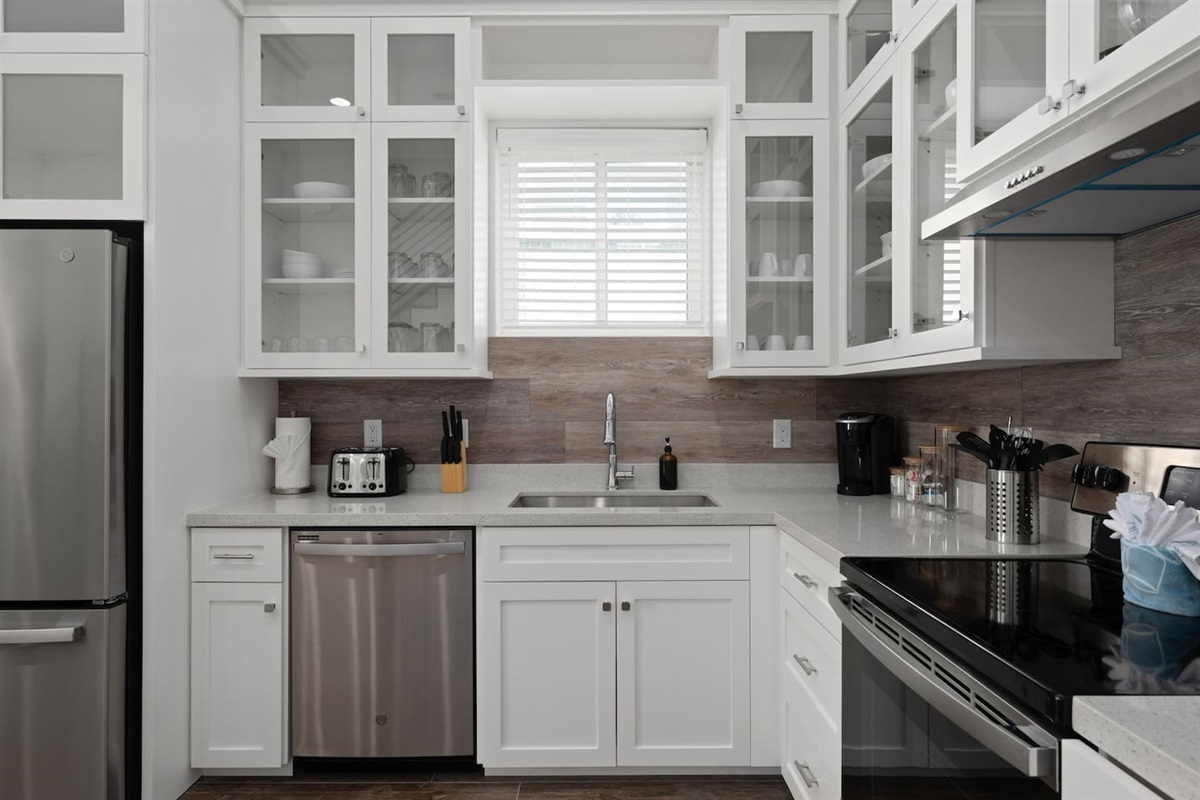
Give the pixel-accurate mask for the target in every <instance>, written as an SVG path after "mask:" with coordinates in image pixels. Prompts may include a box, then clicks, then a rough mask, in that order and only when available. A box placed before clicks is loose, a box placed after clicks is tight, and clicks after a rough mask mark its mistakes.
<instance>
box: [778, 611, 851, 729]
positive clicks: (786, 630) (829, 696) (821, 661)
mask: <svg viewBox="0 0 1200 800" xmlns="http://www.w3.org/2000/svg"><path fill="white" fill-rule="evenodd" d="M779 595H780V599H781V602H782V610H783V614H782V617H783V676H784V678H783V679H784V681H785V682H787V681H789V680H791V681H794V682H795V683H796V685H797V686H800V687H802V691H806V692H808V693H809V694H811V695H812V697H813V700H814V701H815V702H816V704H817V707H818V708H819V709H820V711H821V715H822V716H823V717H824V718H825V721H826V722H827V723H828V724H829V726H830V727H832V728H833V729H834V730H835V731H838V730H841V718H842V714H841V709H842V658H841V645H840V644H839V643H838V641H837V640H836V639H834V638H833V636H831V635H830V633H829V632H828V631H826V630H825V629H824V628H822V627H821V626H820V625H819V624H817V621H816V620H815V619H813V616H812V614H809V613H808V612H807V611H805V610H804V609H803V608H802V607H801V606H800V603H798V602H797V601H796V599H795V598H794V597H792V596H791V595H790V594H788V593H787V592H780V593H779Z"/></svg>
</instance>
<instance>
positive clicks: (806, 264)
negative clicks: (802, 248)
mask: <svg viewBox="0 0 1200 800" xmlns="http://www.w3.org/2000/svg"><path fill="white" fill-rule="evenodd" d="M796 274H797V275H799V276H800V277H801V278H811V277H812V253H801V254H800V255H798V256H796Z"/></svg>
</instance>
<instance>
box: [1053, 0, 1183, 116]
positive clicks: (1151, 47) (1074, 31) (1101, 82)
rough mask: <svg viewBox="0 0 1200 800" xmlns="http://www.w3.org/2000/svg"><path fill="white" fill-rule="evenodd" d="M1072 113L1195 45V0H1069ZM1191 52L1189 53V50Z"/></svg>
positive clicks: (1066, 97)
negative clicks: (1140, 0) (1134, 0)
mask: <svg viewBox="0 0 1200 800" xmlns="http://www.w3.org/2000/svg"><path fill="white" fill-rule="evenodd" d="M1070 25H1071V43H1070V47H1069V50H1070V55H1071V70H1070V77H1069V79H1068V80H1069V81H1070V82H1069V83H1065V84H1063V86H1062V91H1061V93H1060V94H1059V99H1060V100H1061V101H1063V102H1069V104H1070V111H1071V113H1075V112H1076V111H1078V110H1079V109H1081V108H1085V107H1087V106H1089V105H1092V104H1094V103H1097V102H1100V101H1103V100H1105V99H1107V98H1109V97H1111V96H1112V94H1113V92H1114V91H1120V90H1122V89H1124V88H1125V87H1126V86H1128V85H1129V84H1131V83H1136V82H1137V81H1138V80H1139V79H1141V78H1144V77H1146V76H1148V75H1150V74H1152V73H1153V72H1154V71H1156V70H1157V69H1159V68H1160V67H1161V66H1164V65H1166V64H1169V63H1171V62H1172V61H1175V60H1177V59H1179V58H1181V57H1190V58H1192V59H1195V58H1196V52H1197V50H1198V49H1200V0H1156V2H1152V3H1130V2H1128V0H1071V17H1070ZM1189 54H1190V55H1189Z"/></svg>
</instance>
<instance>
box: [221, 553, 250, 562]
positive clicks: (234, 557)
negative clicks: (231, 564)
mask: <svg viewBox="0 0 1200 800" xmlns="http://www.w3.org/2000/svg"><path fill="white" fill-rule="evenodd" d="M213 558H216V559H220V560H222V561H253V560H254V553H217V554H216V555H214V556H213Z"/></svg>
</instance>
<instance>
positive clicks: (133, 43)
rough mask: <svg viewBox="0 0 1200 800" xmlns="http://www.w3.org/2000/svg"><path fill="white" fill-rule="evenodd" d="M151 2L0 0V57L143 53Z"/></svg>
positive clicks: (124, 0)
mask: <svg viewBox="0 0 1200 800" xmlns="http://www.w3.org/2000/svg"><path fill="white" fill-rule="evenodd" d="M149 2H150V0H0V53H145V52H146V6H147V5H148V3H149Z"/></svg>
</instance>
